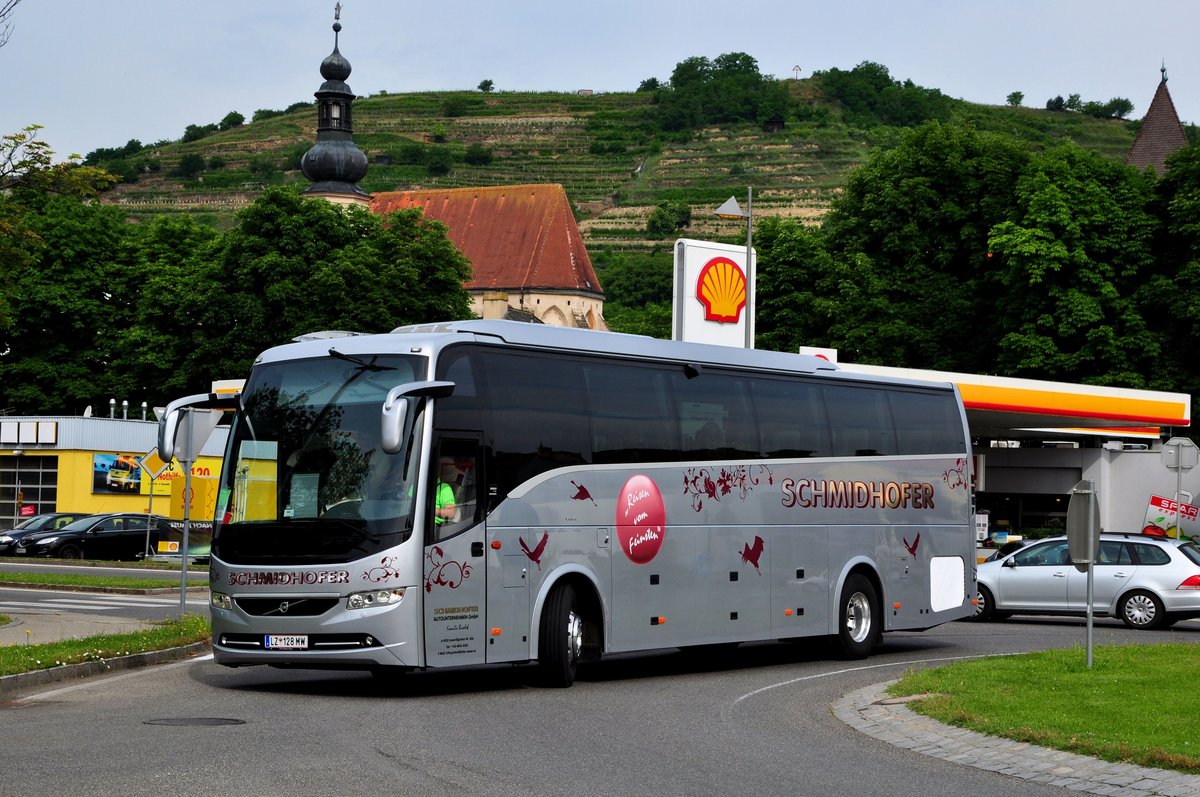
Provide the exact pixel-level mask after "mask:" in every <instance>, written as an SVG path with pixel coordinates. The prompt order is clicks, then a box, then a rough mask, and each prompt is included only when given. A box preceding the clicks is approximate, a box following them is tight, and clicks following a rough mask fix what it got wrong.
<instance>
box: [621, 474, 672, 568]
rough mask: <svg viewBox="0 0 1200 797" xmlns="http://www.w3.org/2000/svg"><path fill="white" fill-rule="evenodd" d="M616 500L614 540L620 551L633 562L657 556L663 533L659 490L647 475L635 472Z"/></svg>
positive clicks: (663, 512)
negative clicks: (616, 540)
mask: <svg viewBox="0 0 1200 797" xmlns="http://www.w3.org/2000/svg"><path fill="white" fill-rule="evenodd" d="M619 501H620V503H619V504H618V505H617V539H618V540H619V541H620V542H621V550H622V551H624V552H625V555H626V556H628V557H629V560H630V561H631V562H633V563H634V564H639V565H644V564H647V563H649V562H650V561H651V560H653V559H654V557H655V556H658V551H659V549H660V548H662V542H663V536H664V534H665V532H666V525H667V510H666V507H665V506H664V505H663V499H662V493H661V492H659V490H658V485H656V484H655V483H654V482H653V481H651V480H650V477H648V476H643V475H641V474H638V475H637V476H634V477H633V478H631V479H630V480H629V481H627V482H625V486H624V487H622V488H621V497H620V499H619Z"/></svg>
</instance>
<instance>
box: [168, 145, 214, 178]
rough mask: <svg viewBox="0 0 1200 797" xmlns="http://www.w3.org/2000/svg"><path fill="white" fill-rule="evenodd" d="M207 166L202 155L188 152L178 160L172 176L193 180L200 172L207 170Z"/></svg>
mask: <svg viewBox="0 0 1200 797" xmlns="http://www.w3.org/2000/svg"><path fill="white" fill-rule="evenodd" d="M207 165H208V164H207V163H206V162H205V160H204V156H203V155H201V154H199V153H198V152H189V153H188V154H186V155H184V156H183V157H181V158H180V159H179V164H178V165H177V166H176V167H175V171H174V174H175V176H177V177H182V178H184V179H186V180H194V179H195V178H196V177H197V175H199V174H200V172H202V171H204V170H205V168H207Z"/></svg>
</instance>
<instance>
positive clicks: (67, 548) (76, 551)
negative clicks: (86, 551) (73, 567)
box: [58, 544, 83, 559]
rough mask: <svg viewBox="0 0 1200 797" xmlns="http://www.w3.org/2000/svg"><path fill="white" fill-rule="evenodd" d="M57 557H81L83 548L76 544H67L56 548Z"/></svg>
mask: <svg viewBox="0 0 1200 797" xmlns="http://www.w3.org/2000/svg"><path fill="white" fill-rule="evenodd" d="M58 558H59V559H82V558H83V549H82V548H80V547H79V546H78V545H71V544H67V545H64V546H62V547H61V548H59V549H58Z"/></svg>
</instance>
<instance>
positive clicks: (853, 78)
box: [813, 61, 950, 127]
mask: <svg viewBox="0 0 1200 797" xmlns="http://www.w3.org/2000/svg"><path fill="white" fill-rule="evenodd" d="M813 77H814V78H816V79H817V81H818V82H819V84H820V86H821V88H822V90H823V91H824V93H825V95H826V96H827V97H829V98H831V99H834V100H837V101H838V102H839V103H840V104H841V105H842V106H843V107H844V108H845V109H846V113H847V117H848V119H849V120H850V121H851V122H853V123H855V124H861V125H873V124H886V125H897V126H901V127H913V126H916V125H918V124H921V123H922V122H925V121H929V120H940V121H946V120H948V119H949V118H950V99H949V98H948V97H946V96H945V95H943V94H942V93H941V92H940V91H938V90H937V89H926V88H922V87H921V86H918V85H916V84H915V83H913V82H912V81H911V80H906V81H903V82H901V81H898V80H894V79H893V78H892V76H891V74H890V73H889V72H888V69H887V67H886V66H884V65H883V64H877V63H875V62H873V61H864V62H862V63H861V64H859V65H858V66H856V67H854V69H852V70H850V71H849V72H846V71H843V70H840V69H830V70H829V71H827V72H815V73H813Z"/></svg>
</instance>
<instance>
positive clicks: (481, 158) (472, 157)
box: [463, 143, 492, 166]
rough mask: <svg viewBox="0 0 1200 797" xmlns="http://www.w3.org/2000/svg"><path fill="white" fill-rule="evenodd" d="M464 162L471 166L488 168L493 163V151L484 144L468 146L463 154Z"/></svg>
mask: <svg viewBox="0 0 1200 797" xmlns="http://www.w3.org/2000/svg"><path fill="white" fill-rule="evenodd" d="M463 162H464V163H468V164H470V165H471V166H488V165H489V164H491V162H492V150H491V149H490V148H488V147H485V146H484V145H483V144H479V143H473V144H468V145H467V149H466V151H465V152H464V153H463Z"/></svg>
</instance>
